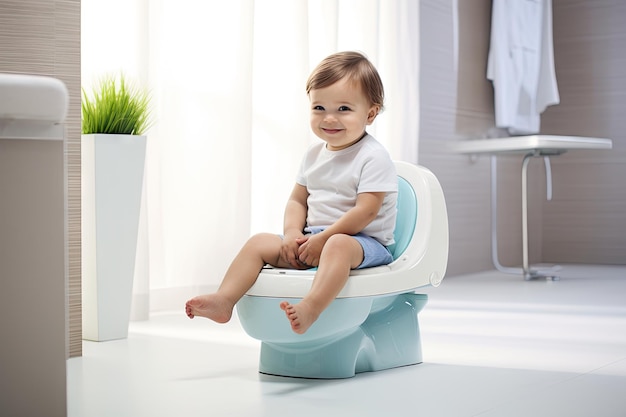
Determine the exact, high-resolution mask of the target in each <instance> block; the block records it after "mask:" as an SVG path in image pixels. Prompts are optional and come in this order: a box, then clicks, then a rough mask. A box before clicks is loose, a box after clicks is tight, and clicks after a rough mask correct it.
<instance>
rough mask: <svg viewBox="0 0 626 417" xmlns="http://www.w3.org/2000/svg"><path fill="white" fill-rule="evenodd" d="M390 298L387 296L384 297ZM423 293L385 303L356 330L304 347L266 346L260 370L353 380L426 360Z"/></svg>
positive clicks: (291, 345) (288, 345) (291, 374)
mask: <svg viewBox="0 0 626 417" xmlns="http://www.w3.org/2000/svg"><path fill="white" fill-rule="evenodd" d="M386 298H389V297H386ZM427 300H428V296H427V295H424V294H412V293H410V294H401V295H396V296H392V300H391V301H389V300H387V301H385V300H384V299H383V300H381V301H380V302H379V304H382V305H384V308H381V309H379V310H376V303H374V306H373V308H372V309H373V312H372V313H371V314H370V315H369V316H368V318H367V320H365V322H364V323H363V324H362V325H361V326H359V327H356V328H354V329H352V330H349V331H346V332H342V334H340V335H335V336H330V337H327V338H324V339H322V340H309V341H304V342H301V343H298V342H295V343H272V342H262V344H261V358H260V362H259V371H260V372H261V373H264V374H270V375H279V376H289V377H299V378H320V379H333V378H350V377H353V376H354V375H355V374H357V373H361V372H370V371H380V370H383V369H389V368H396V367H400V366H406V365H414V364H418V363H421V362H422V348H421V341H420V332H419V323H418V319H417V313H418V312H419V311H420V310H421V309H422V307H423V306H424V305H425V304H426V302H427Z"/></svg>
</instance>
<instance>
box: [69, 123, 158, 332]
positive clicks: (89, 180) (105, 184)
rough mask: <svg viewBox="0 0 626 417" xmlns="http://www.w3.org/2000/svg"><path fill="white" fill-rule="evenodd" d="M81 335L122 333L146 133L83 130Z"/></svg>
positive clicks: (125, 326) (125, 329)
mask: <svg viewBox="0 0 626 417" xmlns="http://www.w3.org/2000/svg"><path fill="white" fill-rule="evenodd" d="M81 146H82V148H81V162H82V170H81V173H82V180H81V192H82V197H81V202H82V222H81V226H82V295H83V299H82V301H83V302H82V304H83V306H82V307H83V338H84V339H88V340H95V341H105V340H114V339H123V338H125V337H127V336H128V322H129V316H130V305H131V299H132V289H133V275H134V271H135V254H136V250H137V233H138V227H139V212H140V207H141V195H142V188H143V175H144V162H145V153H146V137H145V136H131V135H101V134H97V135H83V137H82V144H81Z"/></svg>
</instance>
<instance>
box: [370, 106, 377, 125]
mask: <svg viewBox="0 0 626 417" xmlns="http://www.w3.org/2000/svg"><path fill="white" fill-rule="evenodd" d="M379 111H380V107H379V106H372V107H371V108H370V111H369V113H367V124H371V123H372V122H373V121H374V119H376V116H378V112H379Z"/></svg>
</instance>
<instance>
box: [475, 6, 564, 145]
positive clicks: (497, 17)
mask: <svg viewBox="0 0 626 417" xmlns="http://www.w3.org/2000/svg"><path fill="white" fill-rule="evenodd" d="M487 78H488V79H490V80H491V81H492V82H493V87H494V101H495V113H496V126H498V127H502V128H507V129H508V130H509V132H510V133H511V134H514V135H521V134H533V133H539V125H540V114H541V113H542V112H543V111H544V110H545V109H546V107H547V106H550V105H553V104H558V103H559V100H560V99H559V91H558V87H557V82H556V73H555V70H554V53H553V45H552V0H493V4H492V14H491V41H490V46H489V57H488V63H487Z"/></svg>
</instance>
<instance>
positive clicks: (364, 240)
mask: <svg viewBox="0 0 626 417" xmlns="http://www.w3.org/2000/svg"><path fill="white" fill-rule="evenodd" d="M324 229H325V227H319V226H312V227H305V228H304V232H305V233H307V234H310V235H314V234H316V233H319V232H321V231H323V230H324ZM352 237H353V238H355V239H356V240H357V242H359V243H360V244H361V247H362V248H363V262H361V264H360V265H359V266H357V267H356V269H363V268H371V267H374V266H380V265H387V264H388V263H391V261H393V256H392V255H391V252H389V249H387V247H386V246H385V245H383V244H382V243H380V242H379V241H377V240H376V239H374V238H373V237H371V236H368V235H366V234H363V233H357V234H356V235H352Z"/></svg>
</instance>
